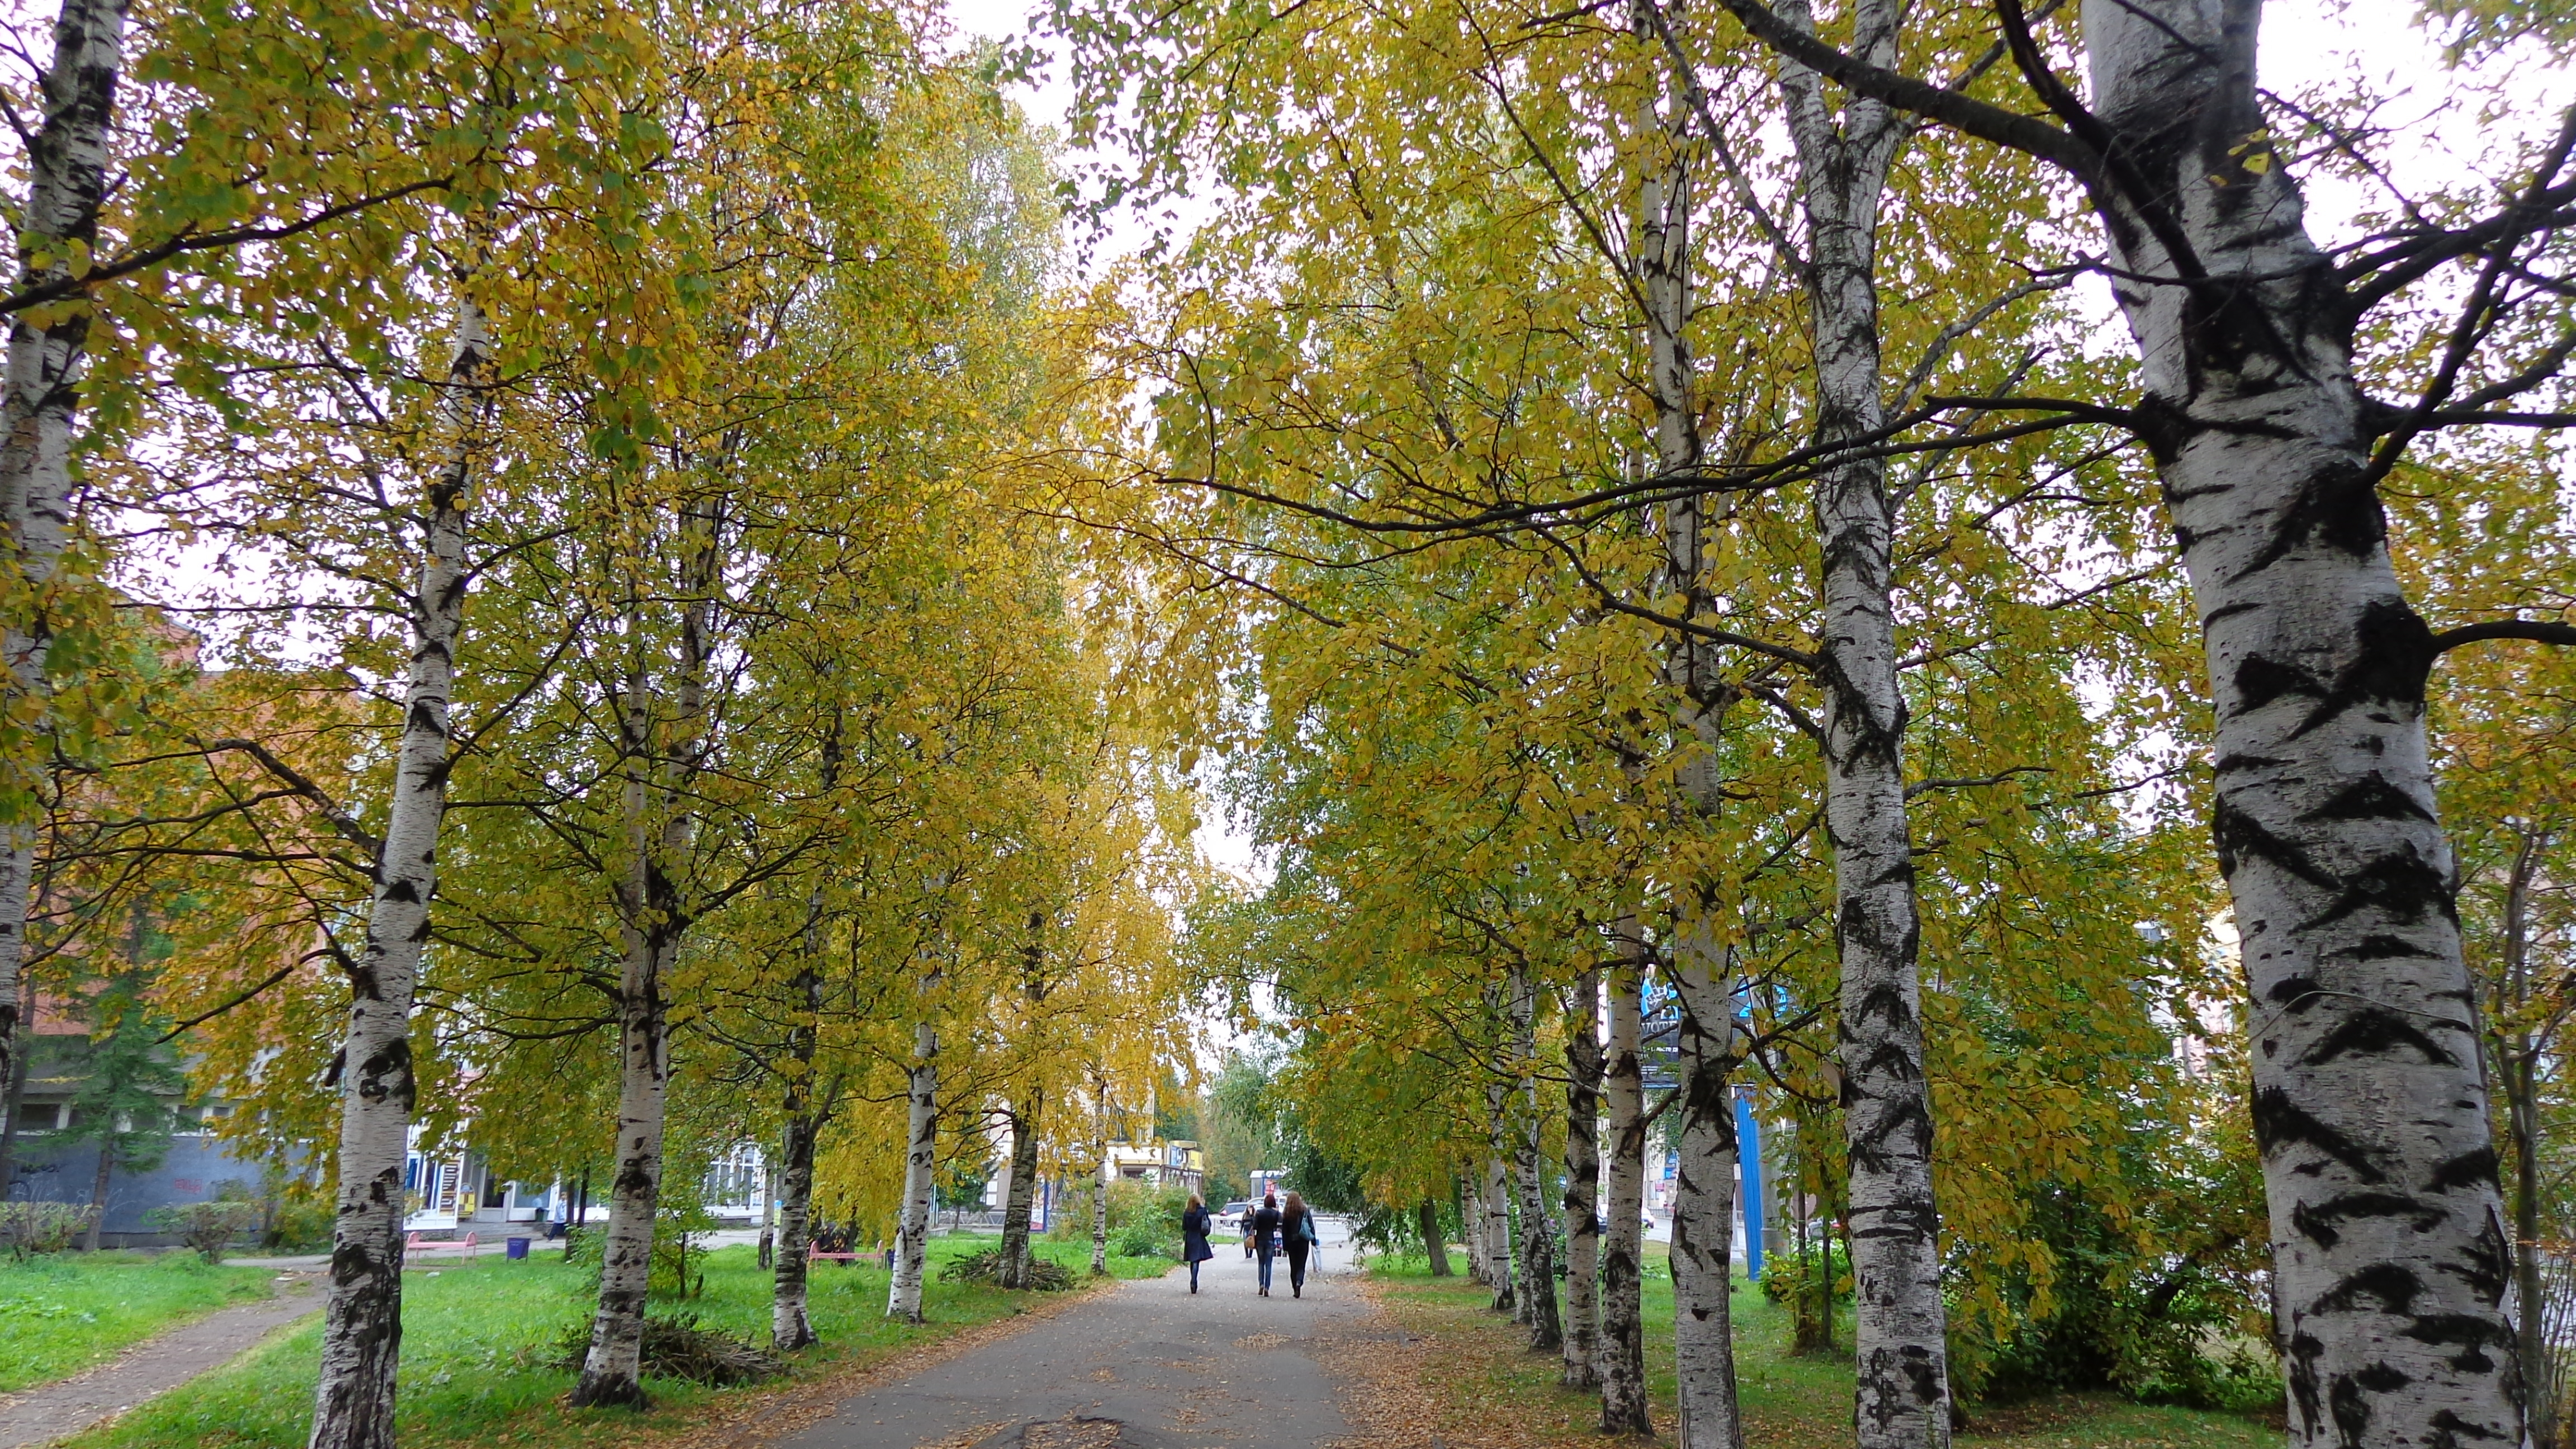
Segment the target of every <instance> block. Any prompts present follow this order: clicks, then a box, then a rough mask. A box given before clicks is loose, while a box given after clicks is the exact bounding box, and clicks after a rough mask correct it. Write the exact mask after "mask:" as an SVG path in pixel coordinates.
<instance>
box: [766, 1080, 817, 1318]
mask: <svg viewBox="0 0 2576 1449" xmlns="http://www.w3.org/2000/svg"><path fill="white" fill-rule="evenodd" d="M795 1085H796V1084H793V1083H791V1084H790V1085H789V1101H788V1111H787V1130H786V1133H785V1134H784V1140H783V1142H782V1143H781V1144H780V1148H779V1173H778V1176H779V1193H778V1198H779V1203H778V1255H777V1257H776V1258H775V1259H773V1260H772V1261H771V1264H770V1274H771V1277H770V1298H769V1341H770V1343H771V1344H772V1345H774V1346H775V1347H777V1348H778V1349H780V1350H782V1351H784V1350H787V1349H796V1348H804V1347H806V1346H808V1345H810V1344H812V1343H814V1342H815V1336H814V1322H813V1319H812V1318H811V1317H810V1316H808V1314H807V1311H806V1281H805V1280H806V1276H807V1274H808V1273H809V1272H811V1271H812V1268H813V1264H812V1263H811V1261H810V1260H809V1259H808V1258H807V1256H806V1255H807V1253H808V1252H810V1251H811V1250H812V1248H813V1245H814V1135H815V1134H814V1120H813V1116H812V1108H811V1106H810V1104H809V1103H805V1102H799V1101H798V1100H797V1098H798V1096H799V1095H800V1094H799V1093H797V1092H796V1090H795Z"/></svg>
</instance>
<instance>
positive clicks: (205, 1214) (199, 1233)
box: [143, 1199, 259, 1263]
mask: <svg viewBox="0 0 2576 1449" xmlns="http://www.w3.org/2000/svg"><path fill="white" fill-rule="evenodd" d="M143 1220H144V1221H145V1222H147V1223H150V1224H151V1225H152V1226H153V1227H154V1228H156V1229H158V1230H160V1231H162V1232H165V1233H169V1234H171V1235H172V1236H174V1237H176V1238H178V1240H179V1241H181V1242H183V1243H185V1244H187V1245H188V1246H189V1247H191V1248H194V1249H196V1250H197V1256H198V1257H200V1258H202V1259H204V1260H205V1261H207V1262H209V1263H220V1262H222V1261H223V1260H224V1249H226V1248H228V1247H231V1246H232V1244H233V1240H234V1239H236V1238H238V1237H240V1236H242V1235H243V1234H244V1233H247V1232H249V1231H250V1230H251V1227H252V1225H253V1224H255V1223H257V1222H258V1221H259V1204H257V1203H254V1202H244V1201H241V1200H239V1199H219V1200H217V1201H214V1202H188V1203H178V1204H175V1205H173V1206H170V1207H157V1208H154V1209H153V1210H152V1211H150V1212H148V1213H145V1214H144V1215H143Z"/></svg>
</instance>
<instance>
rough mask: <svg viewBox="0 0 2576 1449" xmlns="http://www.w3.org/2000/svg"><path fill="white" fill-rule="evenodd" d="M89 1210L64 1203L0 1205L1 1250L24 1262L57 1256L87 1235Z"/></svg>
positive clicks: (8, 1203)
mask: <svg viewBox="0 0 2576 1449" xmlns="http://www.w3.org/2000/svg"><path fill="white" fill-rule="evenodd" d="M89 1218H90V1210H89V1209H88V1208H86V1207H83V1206H80V1205H78V1204H75V1203H67V1202H0V1248H5V1249H7V1250H8V1253H9V1256H10V1257H12V1258H17V1259H26V1258H30V1257H33V1256H35V1255H36V1254H38V1253H59V1252H61V1251H62V1250H63V1249H65V1248H68V1247H70V1246H71V1245H72V1240H73V1239H75V1238H77V1237H79V1236H81V1235H82V1234H83V1233H86V1232H88V1231H89Z"/></svg>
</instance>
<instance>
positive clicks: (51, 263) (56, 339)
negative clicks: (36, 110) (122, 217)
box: [0, 0, 125, 1133]
mask: <svg viewBox="0 0 2576 1449" xmlns="http://www.w3.org/2000/svg"><path fill="white" fill-rule="evenodd" d="M124 46H125V4H124V0H63V5H62V10H61V12H60V13H59V14H58V15H57V17H56V19H55V21H54V63H53V65H52V66H51V67H49V68H48V69H47V70H46V72H45V75H44V92H43V94H44V106H45V115H44V120H43V121H42V122H41V123H39V124H38V126H37V128H36V133H35V137H34V140H33V144H31V145H30V146H29V147H28V150H27V172H28V175H27V204H26V208H25V210H24V211H23V212H21V213H20V215H19V217H18V233H19V239H18V285H19V286H20V287H21V288H24V287H27V286H31V285H42V284H45V283H49V282H61V281H63V280H67V279H68V278H69V277H70V275H71V263H72V257H71V251H72V247H73V246H74V245H75V244H76V245H78V246H81V247H84V248H86V247H87V246H88V245H89V244H90V243H91V242H93V241H95V240H96V239H97V237H98V206H99V199H100V197H101V196H102V195H104V193H105V190H106V184H107V162H108V140H109V132H108V126H109V122H110V120H111V118H112V116H113V114H114V111H115V107H116V81H117V72H118V70H119V68H120V67H121V66H122V64H123V62H124ZM89 323H90V312H89V309H88V307H86V306H83V307H79V308H76V309H74V310H73V311H72V312H71V313H70V315H68V316H64V317H61V318H59V319H57V320H55V321H53V322H51V323H49V324H47V325H45V326H38V325H36V324H35V323H33V322H31V321H29V320H28V319H27V318H26V317H25V316H23V315H21V316H18V317H14V318H12V319H11V320H10V324H9V360H8V366H7V375H6V377H5V379H0V566H5V567H7V568H8V569H10V570H13V571H14V572H15V573H16V574H17V575H18V578H17V580H16V581H15V582H14V583H13V584H12V585H11V593H12V594H14V595H15V597H12V598H9V599H7V600H5V601H0V602H5V608H6V619H5V628H0V654H5V655H6V657H7V661H8V669H9V678H8V679H7V680H5V681H0V685H5V687H6V688H7V689H8V690H9V691H10V693H11V694H13V695H15V696H16V697H17V698H19V699H22V700H34V701H37V706H38V711H39V714H40V716H41V711H42V708H43V702H44V701H45V700H46V699H47V698H48V697H49V696H50V694H51V692H52V689H51V685H50V682H49V681H48V680H47V678H46V676H45V648H46V644H47V642H48V640H49V639H50V637H51V630H50V628H49V627H48V625H47V623H46V599H45V594H46V592H47V590H48V589H49V588H50V587H51V585H52V583H53V579H54V568H55V565H56V562H57V561H58V560H59V559H60V558H61V556H62V551H63V542H64V537H65V535H66V534H67V533H68V532H69V530H70V527H71V518H70V512H69V509H70V504H69V496H70V493H71V452H72V424H73V418H74V414H75V412H76V411H77V410H78V408H79V406H80V391H79V388H80V374H81V368H82V364H83V363H84V361H85V360H86V359H87V357H88V353H89ZM45 729H46V726H45V725H44V724H43V723H42V721H41V718H40V719H39V722H38V723H37V725H36V726H35V730H36V737H35V738H32V739H29V740H27V741H26V742H24V743H23V744H22V745H21V746H20V747H19V748H18V749H17V750H15V751H13V754H14V755H15V758H12V759H10V760H8V761H7V762H6V767H7V772H8V773H7V776H6V778H0V791H5V792H6V794H7V795H8V796H9V797H13V805H12V812H13V813H12V818H10V819H7V820H5V821H0V1085H5V1084H6V1083H8V1082H9V1081H10V1080H12V1078H13V1077H14V1075H15V1062H16V1059H17V1051H18V971H19V967H20V964H21V963H22V962H23V961H24V960H25V957H26V949H27V942H26V933H27V908H28V905H29V895H30V892H31V891H32V890H33V888H34V883H35V868H36V845H37V834H36V829H37V827H36V820H37V818H38V816H39V815H40V814H41V811H40V809H39V807H38V805H37V802H36V799H35V797H36V796H37V795H39V794H40V793H42V791H43V790H44V789H45V786H46V780H47V777H48V774H49V772H48V770H47V769H46V766H45V761H46V759H47V757H48V755H49V753H50V751H49V749H48V747H47V746H46V744H45V743H44V741H43V735H44V733H45ZM8 1111H9V1108H8V1106H7V1104H6V1103H0V1133H6V1132H8V1131H9V1130H10V1129H11V1128H12V1127H13V1126H14V1124H13V1123H12V1122H10V1121H9V1120H7V1117H6V1113H7V1112H8Z"/></svg>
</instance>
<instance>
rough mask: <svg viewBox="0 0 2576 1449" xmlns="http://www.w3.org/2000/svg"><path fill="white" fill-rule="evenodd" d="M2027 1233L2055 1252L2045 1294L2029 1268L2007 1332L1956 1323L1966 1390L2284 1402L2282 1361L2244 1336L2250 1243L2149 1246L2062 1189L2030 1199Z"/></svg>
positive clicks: (2190, 1404) (2237, 1405)
mask: <svg viewBox="0 0 2576 1449" xmlns="http://www.w3.org/2000/svg"><path fill="white" fill-rule="evenodd" d="M2028 1232H2029V1234H2030V1236H2031V1237H2033V1238H2035V1239H2036V1240H2037V1241H2038V1242H2040V1243H2042V1244H2044V1245H2046V1247H2047V1248H2048V1250H2049V1253H2050V1256H2051V1257H2053V1258H2054V1259H2055V1264H2054V1271H2053V1273H2052V1275H2051V1280H2050V1281H2049V1282H2048V1283H2047V1285H2046V1288H2047V1291H2046V1292H2045V1293H2044V1294H2043V1293H2042V1292H2040V1291H2039V1285H2038V1284H2036V1283H2033V1282H2031V1281H2029V1279H2028V1278H2027V1277H2026V1276H2020V1277H2016V1278H2015V1279H2014V1280H2012V1281H2011V1282H2010V1283H2009V1284H2008V1285H2007V1297H2008V1300H2009V1304H2010V1307H2011V1308H2012V1309H2013V1313H2012V1316H2011V1318H2010V1320H2009V1323H2010V1327H2009V1329H2008V1330H2007V1331H2006V1332H2004V1333H2002V1334H1993V1335H1990V1334H1988V1333H1979V1332H1978V1331H1977V1325H1976V1324H1975V1323H1974V1322H1972V1321H1961V1320H1960V1319H1954V1325H1953V1330H1952V1333H1953V1340H1954V1345H1955V1347H1954V1353H1953V1360H1954V1363H1956V1364H1957V1365H1958V1367H1957V1369H1956V1370H1954V1372H1956V1373H1957V1374H1958V1381H1959V1382H1960V1383H1961V1385H1962V1387H1963V1388H1964V1389H1965V1391H1966V1393H1967V1394H1968V1395H1969V1396H1971V1397H1974V1398H1979V1399H1984V1400H1988V1401H2009V1400H2013V1399H2022V1398H2030V1397H2034V1396H2037V1395H2042V1394H2050V1393H2065V1392H2074V1391H2082V1390H2087V1389H2112V1390H2115V1391H2117V1392H2119V1393H2121V1394H2123V1395H2126V1396H2127V1397H2129V1398H2132V1399H2136V1400H2138V1401H2140V1402H2143V1403H2162V1404H2179V1405H2182V1406H2184V1407H2187V1408H2200V1409H2238V1410H2243V1409H2256V1408H2262V1407H2265V1406H2267V1405H2274V1404H2278V1403H2279V1402H2280V1400H2281V1392H2282V1385H2281V1375H2280V1370H2279V1366H2278V1363H2277V1361H2276V1360H2275V1359H2274V1358H2273V1356H2272V1355H2271V1354H2270V1352H2268V1348H2267V1345H2265V1344H2263V1343H2262V1342H2261V1341H2259V1340H2258V1339H2255V1338H2252V1337H2249V1336H2247V1333H2246V1328H2247V1324H2246V1322H2245V1320H2246V1318H2247V1317H2248V1316H2249V1312H2250V1311H2251V1309H2252V1307H2253V1304H2254V1302H2255V1299H2254V1298H2253V1296H2252V1293H2251V1290H2250V1287H2249V1283H2248V1281H2247V1277H2246V1274H2245V1272H2244V1268H2243V1265H2242V1264H2241V1263H2237V1262H2234V1261H2233V1257H2232V1255H2231V1251H2230V1250H2232V1254H2233V1255H2234V1256H2242V1255H2243V1254H2245V1253H2249V1252H2251V1251H2253V1250H2252V1249H2251V1248H2249V1247H2248V1246H2247V1245H2245V1244H2243V1243H2234V1242H2230V1241H2227V1240H2222V1241H2221V1242H2220V1243H2219V1244H2215V1245H2213V1246H2212V1247H2211V1248H2209V1249H2206V1250H2203V1252H2201V1253H2199V1254H2195V1255H2181V1254H2174V1253H2170V1252H2162V1253H2159V1252H2149V1251H2146V1250H2143V1249H2142V1248H2141V1247H2140V1246H2139V1244H2138V1242H2137V1240H2136V1235H2135V1234H2134V1232H2131V1231H2123V1230H2122V1228H2121V1227H2119V1226H2118V1225H2117V1224H2116V1223H2115V1222H2114V1220H2113V1219H2112V1217H2111V1215H2110V1214H2109V1213H2107V1212H2106V1211H2104V1209H2103V1208H2102V1207H2101V1205H2100V1204H2099V1203H2098V1202H2096V1201H2095V1200H2094V1199H2093V1197H2092V1196H2090V1195H2089V1194H2088V1193H2086V1192H2084V1191H2080V1190H2077V1189H2075V1188H2071V1187H2067V1186H2063V1185H2050V1186H2047V1187H2044V1188H2042V1189H2041V1190H2040V1191H2039V1192H2037V1193H2036V1194H2034V1195H2033V1197H2032V1200H2031V1205H2030V1220H2029V1226H2028ZM2167 1241H2171V1239H2170V1238H2168V1239H2167ZM1961 1317H1962V1318H1964V1316H1961Z"/></svg>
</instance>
